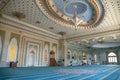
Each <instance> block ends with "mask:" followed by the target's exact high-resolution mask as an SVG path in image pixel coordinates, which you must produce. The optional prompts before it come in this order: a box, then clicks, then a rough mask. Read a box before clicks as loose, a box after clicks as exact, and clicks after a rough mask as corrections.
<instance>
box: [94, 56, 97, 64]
mask: <svg viewBox="0 0 120 80" xmlns="http://www.w3.org/2000/svg"><path fill="white" fill-rule="evenodd" d="M94 59H95V63H96V62H97V55H96V54H95V55H94Z"/></svg>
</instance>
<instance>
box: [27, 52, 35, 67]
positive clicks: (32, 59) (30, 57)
mask: <svg viewBox="0 0 120 80" xmlns="http://www.w3.org/2000/svg"><path fill="white" fill-rule="evenodd" d="M34 62H35V52H34V51H31V52H30V53H29V55H28V66H34Z"/></svg>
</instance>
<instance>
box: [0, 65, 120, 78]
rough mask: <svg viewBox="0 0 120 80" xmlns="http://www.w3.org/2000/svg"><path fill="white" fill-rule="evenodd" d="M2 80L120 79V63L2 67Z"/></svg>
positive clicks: (0, 76)
mask: <svg viewBox="0 0 120 80" xmlns="http://www.w3.org/2000/svg"><path fill="white" fill-rule="evenodd" d="M0 80H120V65H84V66H69V67H59V66H58V67H19V68H0Z"/></svg>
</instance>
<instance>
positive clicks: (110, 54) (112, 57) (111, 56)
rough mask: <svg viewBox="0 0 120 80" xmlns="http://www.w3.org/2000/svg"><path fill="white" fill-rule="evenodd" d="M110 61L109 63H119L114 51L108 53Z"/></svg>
mask: <svg viewBox="0 0 120 80" xmlns="http://www.w3.org/2000/svg"><path fill="white" fill-rule="evenodd" d="M108 62H109V63H117V55H116V54H115V53H113V52H110V53H109V54H108Z"/></svg>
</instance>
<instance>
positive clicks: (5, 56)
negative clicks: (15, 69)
mask: <svg viewBox="0 0 120 80" xmlns="http://www.w3.org/2000/svg"><path fill="white" fill-rule="evenodd" d="M10 34H11V32H8V31H7V32H6V34H5V39H4V45H3V53H2V57H1V58H2V59H1V62H2V66H3V67H8V66H9V64H8V63H6V60H7V55H8V46H9V40H10Z"/></svg>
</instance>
